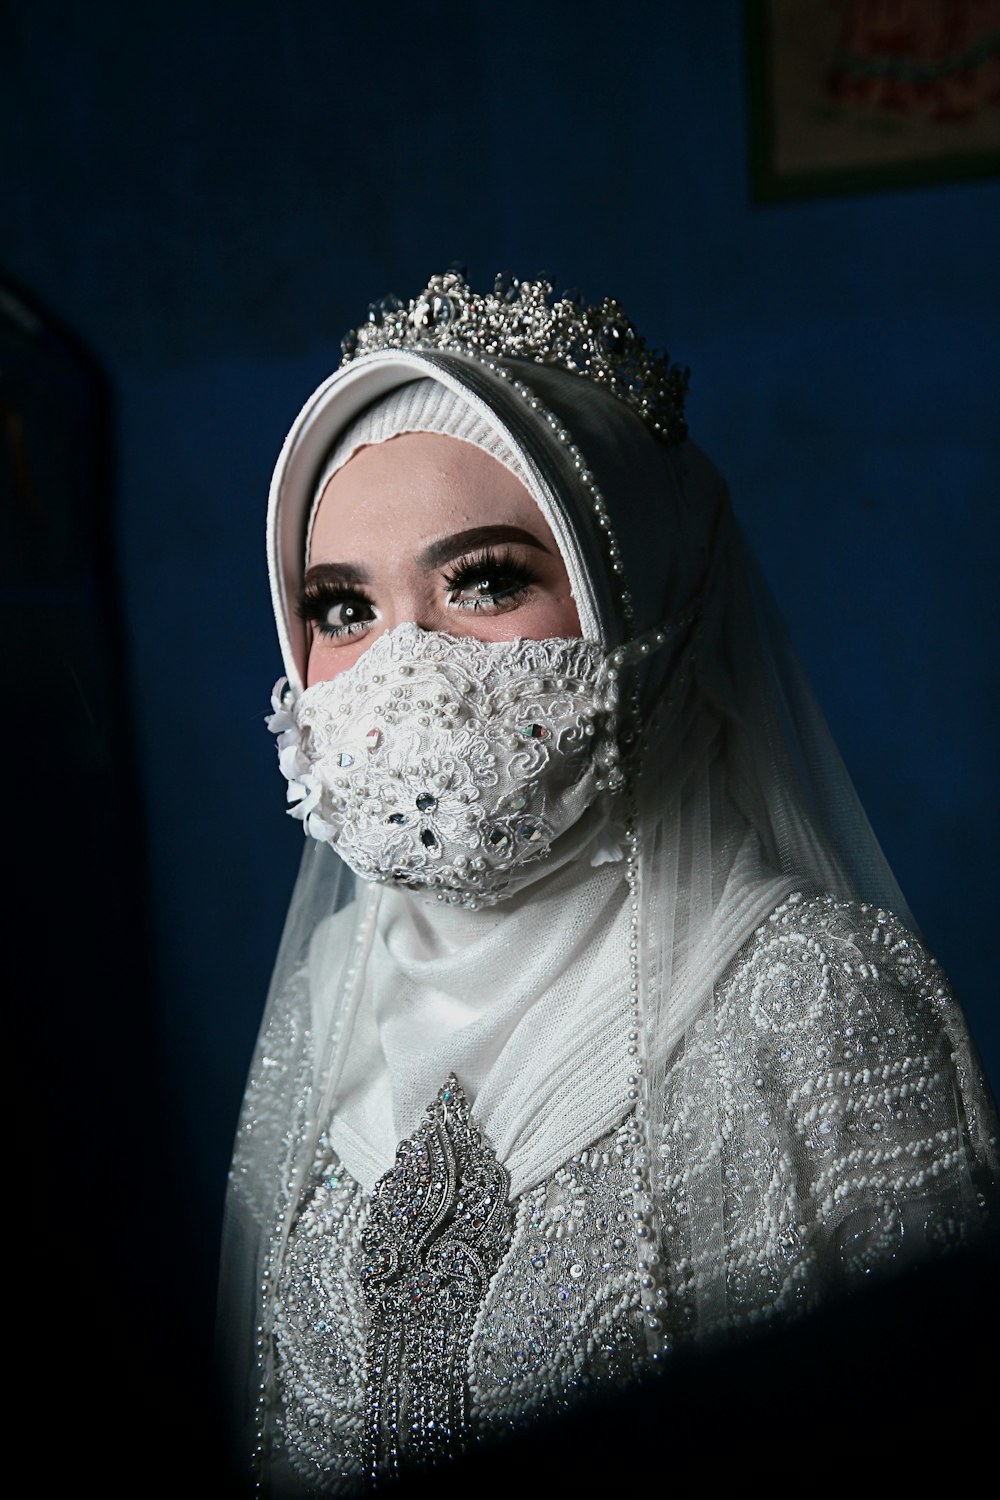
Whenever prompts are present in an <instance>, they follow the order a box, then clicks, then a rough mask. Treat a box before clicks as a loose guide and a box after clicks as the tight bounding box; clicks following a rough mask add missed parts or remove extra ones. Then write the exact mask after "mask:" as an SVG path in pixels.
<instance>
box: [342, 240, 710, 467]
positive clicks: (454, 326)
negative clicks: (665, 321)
mask: <svg viewBox="0 0 1000 1500" xmlns="http://www.w3.org/2000/svg"><path fill="white" fill-rule="evenodd" d="M342 348H343V351H344V363H345V364H346V363H348V362H349V361H350V360H353V359H359V358H362V357H363V356H364V355H366V354H373V353H375V352H376V351H377V350H380V349H431V350H440V351H444V352H447V353H458V354H469V355H472V356H473V357H475V358H479V359H497V358H499V359H523V360H533V361H534V362H535V363H537V364H543V365H556V366H558V367H559V368H560V369H563V370H570V371H572V372H573V373H574V374H576V375H583V376H586V377H587V378H588V379H589V380H593V381H595V382H596V383H597V384H598V385H602V386H604V388H605V389H606V390H608V391H610V392H611V393H612V394H613V395H615V396H618V397H619V398H620V399H621V400H623V401H627V402H628V404H629V405H630V406H631V407H632V408H633V410H634V411H635V412H637V413H638V415H639V416H640V417H641V418H642V420H643V421H644V422H645V424H646V426H647V427H649V428H650V429H651V430H652V431H653V432H655V433H656V434H657V436H658V437H660V438H662V439H663V440H664V441H665V442H667V443H671V444H673V443H680V442H683V440H684V438H685V437H686V436H687V423H686V422H685V420H684V397H685V394H686V393H687V387H688V375H689V372H688V371H687V370H686V369H681V368H680V367H679V366H678V365H671V364H670V361H669V356H668V355H667V354H665V353H661V352H658V351H656V350H654V349H647V348H646V343H645V340H644V339H642V338H641V337H640V336H639V334H638V333H636V331H635V329H634V328H633V326H632V324H631V323H630V322H629V320H628V318H627V317H626V316H625V313H624V312H623V311H622V308H621V306H620V305H619V303H617V302H616V301H615V299H614V298H613V297H605V299H604V301H603V302H602V303H601V304H600V306H597V307H584V306H583V302H582V298H581V297H580V294H579V293H578V292H564V293H563V294H562V296H561V297H559V298H558V299H556V300H555V301H553V287H552V283H551V282H550V281H548V280H547V279H546V278H545V277H544V276H540V277H539V278H538V280H537V281H518V280H517V278H516V277H514V276H511V275H507V274H504V275H500V276H498V277H497V278H496V281H495V282H494V285H493V290H492V292H474V291H473V290H472V288H471V287H470V286H469V285H468V283H467V282H466V280H465V271H464V269H459V268H457V267H456V268H453V269H452V270H449V271H445V272H444V274H443V275H441V276H432V277H431V279H430V281H429V282H428V283H427V286H426V287H425V288H424V290H423V291H422V292H421V293H420V294H419V295H418V296H417V297H415V298H414V299H413V300H412V301H411V302H408V303H407V302H403V301H401V300H400V298H399V297H396V296H392V295H390V296H388V297H383V298H381V300H380V301H378V302H373V303H372V305H371V307H370V308H369V310H368V321H367V322H366V323H363V324H362V325H361V327H360V328H356V329H353V330H352V331H351V332H350V333H348V334H347V335H346V337H345V338H344V341H343V344H342Z"/></svg>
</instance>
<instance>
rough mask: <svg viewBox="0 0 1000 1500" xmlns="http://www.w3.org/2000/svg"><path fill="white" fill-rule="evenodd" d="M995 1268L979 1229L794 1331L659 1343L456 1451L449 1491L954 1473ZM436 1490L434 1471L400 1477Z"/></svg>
mask: <svg viewBox="0 0 1000 1500" xmlns="http://www.w3.org/2000/svg"><path fill="white" fill-rule="evenodd" d="M998 1275H1000V1243H998V1240H997V1236H996V1235H995V1234H994V1236H993V1237H992V1239H991V1240H987V1241H985V1242H984V1243H982V1244H981V1245H980V1246H979V1247H978V1248H977V1249H976V1250H973V1251H966V1252H964V1253H962V1254H958V1255H955V1256H954V1257H952V1258H951V1259H949V1260H947V1261H944V1262H942V1263H940V1264H938V1265H936V1266H930V1267H925V1268H924V1269H922V1270H919V1271H917V1272H913V1273H910V1274H909V1275H906V1276H903V1277H900V1278H899V1279H898V1280H895V1281H891V1282H888V1283H884V1284H881V1285H878V1286H873V1287H871V1288H868V1289H866V1290H865V1291H864V1292H862V1293H860V1294H859V1295H857V1296H855V1297H854V1298H853V1299H852V1300H849V1301H846V1302H844V1303H840V1304H835V1305H832V1306H830V1307H829V1308H827V1309H826V1310H824V1311H823V1312H821V1313H818V1314H815V1315H813V1316H812V1317H810V1318H808V1319H806V1320H805V1321H803V1322H802V1323H800V1324H798V1325H797V1326H790V1327H787V1328H782V1329H779V1330H776V1331H774V1332H771V1333H762V1334H759V1335H757V1336H755V1337H751V1338H749V1339H747V1340H746V1341H745V1342H743V1343H741V1344H738V1345H736V1346H734V1347H731V1348H728V1349H718V1350H710V1349H709V1350H705V1351H704V1352H686V1353H677V1354H674V1355H672V1356H669V1357H668V1361H667V1364H666V1367H665V1370H664V1374H663V1376H662V1377H661V1378H660V1379H651V1380H649V1381H648V1382H647V1383H646V1384H645V1385H644V1386H641V1387H639V1388H636V1389H634V1390H631V1391H628V1392H627V1393H625V1394H623V1395H622V1396H620V1397H617V1398H615V1399H614V1400H611V1401H606V1402H602V1403H594V1404H589V1405H585V1406H582V1407H581V1408H580V1409H579V1410H578V1411H577V1412H575V1413H573V1414H572V1415H570V1416H567V1417H564V1418H563V1419H561V1420H559V1421H553V1422H549V1423H545V1424H541V1425H539V1426H537V1427H534V1428H532V1429H531V1430H529V1431H528V1432H526V1433H525V1434H524V1435H522V1436H520V1437H517V1438H513V1439H511V1440H510V1441H509V1442H507V1443H505V1444H503V1445H502V1446H499V1447H496V1448H493V1449H490V1450H487V1451H484V1452H483V1453H481V1454H478V1455H476V1456H474V1457H470V1458H467V1459H464V1460H462V1461H461V1462H460V1463H458V1464H457V1465H456V1466H454V1468H453V1469H451V1470H449V1471H448V1484H449V1488H453V1489H454V1490H455V1491H456V1492H457V1493H460V1494H461V1493H468V1494H480V1493H485V1494H496V1495H503V1494H506V1493H510V1494H516V1493H518V1492H519V1490H520V1488H521V1486H523V1485H524V1484H525V1483H530V1484H531V1486H532V1487H533V1488H534V1487H537V1486H543V1487H544V1489H543V1491H542V1492H544V1493H550V1494H560V1493H567V1492H568V1493H573V1492H576V1493H579V1494H583V1495H593V1494H601V1495H612V1494H615V1493H618V1492H621V1491H625V1492H628V1493H631V1494H637V1493H638V1494H657V1493H669V1492H670V1489H671V1487H672V1486H673V1485H675V1484H676V1483H678V1482H684V1483H685V1485H689V1484H695V1485H696V1486H697V1489H696V1490H695V1491H693V1492H694V1493H697V1494H707V1493H711V1492H712V1491H714V1490H716V1488H717V1487H718V1486H723V1487H724V1488H723V1489H722V1490H721V1492H722V1493H724V1494H725V1493H730V1494H731V1493H734V1492H735V1488H736V1487H738V1488H740V1489H742V1488H746V1489H747V1490H748V1491H749V1492H750V1493H751V1494H753V1493H758V1492H759V1493H763V1494H768V1493H772V1492H773V1493H778V1494H780V1493H782V1492H785V1491H786V1490H790V1491H792V1492H794V1491H795V1490H797V1489H798V1488H799V1487H800V1486H801V1487H802V1488H803V1490H804V1491H805V1492H806V1493H812V1492H814V1493H819V1494H825V1493H828V1492H830V1491H831V1490H835V1491H836V1492H838V1493H848V1494H850V1493H863V1492H864V1491H865V1489H867V1488H868V1486H869V1485H873V1484H879V1485H881V1486H884V1487H885V1488H886V1489H887V1490H888V1491H889V1492H890V1493H900V1492H902V1491H900V1488H899V1487H900V1486H901V1485H904V1484H906V1483H907V1482H909V1483H911V1484H913V1485H914V1486H916V1485H918V1484H919V1485H920V1486H923V1485H924V1484H926V1483H927V1482H929V1481H931V1480H933V1479H934V1478H939V1479H945V1480H948V1479H949V1478H950V1481H951V1482H952V1483H958V1482H959V1476H960V1474H961V1472H962V1471H963V1469H964V1468H965V1466H966V1464H967V1463H968V1461H969V1458H970V1455H971V1454H973V1453H975V1452H976V1451H977V1450H979V1451H980V1452H985V1453H986V1455H987V1460H988V1445H989V1444H990V1442H991V1440H992V1431H993V1426H994V1423H995V1409H996V1378H995V1363H996V1356H995V1341H996V1337H997V1332H998V1326H1000V1325H998V1317H997V1314H998V1304H1000V1296H998ZM637 1486H641V1488H638V1489H637V1488H636V1487H637ZM440 1487H441V1474H440V1472H437V1473H433V1474H429V1475H427V1476H426V1477H425V1478H421V1479H419V1480H414V1481H410V1482H409V1483H408V1484H406V1485H405V1486H401V1488H402V1489H403V1490H404V1492H405V1493H406V1494H408V1495H423V1494H426V1495H428V1496H430V1495H432V1494H435V1493H438V1492H439V1491H440ZM688 1492H689V1493H691V1492H692V1491H688ZM913 1492H914V1493H917V1492H918V1491H917V1489H916V1488H915V1489H914V1491H913Z"/></svg>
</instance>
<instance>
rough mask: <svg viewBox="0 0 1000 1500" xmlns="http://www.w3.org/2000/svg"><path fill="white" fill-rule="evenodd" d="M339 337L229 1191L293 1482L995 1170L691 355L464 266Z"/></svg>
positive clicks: (421, 1429) (920, 1245) (298, 607)
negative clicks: (264, 966)
mask: <svg viewBox="0 0 1000 1500" xmlns="http://www.w3.org/2000/svg"><path fill="white" fill-rule="evenodd" d="M345 355H346V356H347V357H346V360H345V363H344V365H343V366H342V367H341V369H340V371H338V373H337V374H336V375H335V376H333V377H332V378H331V379H330V380H329V381H328V382H327V383H326V384H325V385H324V386H322V387H320V389H319V390H318V391H317V392H316V393H315V394H314V396H313V397H312V398H311V400H310V402H309V403H307V405H306V407H305V408H304V410H303V412H302V413H301V415H300V417H299V418H298V420H297V422H296V424H295V426H294V427H293V428H292V431H291V433H290V434H289V437H288V439H287V441H286V444H285V447H284V450H283V452H282V454H281V457H280V459H279V461H278V466H277V469H276V472H275V477H274V483H273V486H272V492H271V508H270V522H269V527H270V531H269V536H270V543H269V545H270V563H271V579H272V589H273V598H274V606H275V617H276V621H277V625H278V633H279V639H280V642H281V648H282V653H283V656H284V661H285V668H286V673H287V682H286V683H284V682H283V683H282V684H279V688H278V689H277V690H276V694H275V698H274V700H273V702H274V710H275V711H274V714H273V716H272V718H271V720H270V721H269V722H270V727H271V728H272V729H273V731H274V732H275V733H276V735H277V736H278V745H279V757H280V765H281V769H282V771H283V773H284V775H285V777H286V778H287V780H288V783H289V785H288V797H289V801H290V803H291V807H290V811H291V813H292V815H293V816H294V817H297V818H299V819H301V820H302V821H303V823H304V826H305V830H306V833H307V834H309V835H312V837H311V838H310V839H309V841H308V844H307V849H306V855H305V860H304V865H303V871H302V875H301V877H300V881H299V884H298V886H297V887H296V892H295V895H294V897H293V901H292V907H291V911H290V914H289V920H288V924H287V927H286V932H285V937H284V940H283V943H282V948H281V952H280V954H279V957H278V962H277V966H276V970H275V976H274V981H273V984H272V990H271V997H270V1000H269V1005H268V1011H267V1015H266V1016H265V1021H264V1026H263V1029H262V1033H261V1038H260V1042H259V1045H258V1050H257V1054H256V1057H255V1060H254V1063H253V1066H252V1070H251V1075H250V1081H249V1084H248V1089H247V1096H246V1101H245V1105H244V1114H243V1119H242V1123H241V1127H240V1132H239V1136H238V1140H237V1146H236V1153H235V1159H234V1168H233V1178H232V1190H231V1197H230V1205H229V1215H228V1224H227V1252H226V1269H225V1280H224V1285H225V1288H226V1295H227V1306H228V1311H227V1315H226V1316H227V1328H228V1332H229V1335H230V1337H231V1338H232V1339H233V1340H234V1341H235V1342H236V1344H237V1346H238V1348H237V1352H236V1353H235V1354H234V1355H233V1358H234V1360H239V1359H240V1357H241V1355H240V1353H239V1346H242V1348H243V1349H245V1350H246V1351H249V1350H250V1348H251V1346H252V1347H253V1348H254V1349H255V1351H256V1353H255V1356H254V1357H253V1359H252V1360H251V1361H250V1366H251V1375H250V1380H249V1382H248V1387H247V1389H248V1391H249V1392H251V1393H252V1395H253V1397H254V1411H253V1422H254V1424H255V1447H256V1453H257V1458H258V1463H259V1466H260V1470H261V1474H262V1476H263V1478H264V1480H265V1481H266V1484H267V1485H269V1486H270V1487H271V1489H272V1490H273V1491H274V1492H275V1493H279V1494H283V1493H290V1494H294V1493H311V1492H315V1491H317V1490H330V1491H334V1492H336V1491H338V1490H341V1489H350V1488H352V1487H354V1486H357V1485H358V1484H359V1483H361V1482H363V1481H364V1480H365V1479H366V1478H377V1477H379V1476H381V1475H383V1474H386V1473H389V1472H392V1471H394V1470H396V1469H398V1468H402V1469H407V1468H412V1467H419V1466H421V1465H424V1464H426V1463H430V1462H433V1461H435V1460H437V1459H439V1458H441V1457H443V1456H446V1455H447V1454H449V1453H452V1452H455V1451H457V1450H459V1449H461V1448H463V1447H465V1446H467V1445H469V1444H470V1443H471V1442H473V1441H475V1440H476V1439H477V1438H479V1437H481V1436H485V1437H489V1436H491V1435H498V1434H501V1433H503V1432H504V1431H506V1430H509V1429H511V1428H512V1427H516V1426H517V1425H519V1424H520V1423H522V1422H523V1421H524V1420H526V1419H528V1418H530V1417H532V1416H533V1415H534V1414H535V1413H542V1412H545V1411H552V1410H559V1409H560V1408H563V1407H566V1406H568V1405H570V1404H572V1403H573V1402H575V1401H576V1400H577V1399H578V1398H579V1397H580V1396H581V1395H582V1394H585V1393H587V1392H588V1391H594V1390H599V1389H601V1388H602V1387H609V1388H613V1387H617V1386H622V1385H626V1384H628V1383H629V1382H630V1381H632V1380H634V1379H635V1378H637V1377H638V1376H639V1375H641V1374H642V1373H643V1372H644V1371H646V1370H648V1369H649V1368H650V1367H651V1366H652V1365H654V1364H655V1363H656V1362H657V1361H658V1360H661V1359H662V1358H663V1357H664V1356H665V1355H666V1354H667V1353H668V1352H669V1350H670V1349H671V1348H672V1347H673V1346H674V1345H675V1344H677V1343H683V1342H685V1341H687V1340H690V1339H692V1338H705V1337H706V1336H709V1335H713V1336H719V1335H721V1334H724V1333H726V1332H728V1331H731V1330H734V1329H738V1328H741V1327H745V1326H749V1325H752V1324H754V1323H756V1322H758V1321H761V1320H764V1319H768V1318H773V1317H781V1316H785V1317H787V1316H792V1315H795V1314H797V1313H801V1312H802V1311H805V1310H807V1309H809V1308H812V1307H813V1306H815V1305H816V1304H817V1303H818V1302H819V1301H820V1300H821V1299H823V1298H824V1297H829V1296H831V1295H835V1294H837V1293H838V1292H840V1291H842V1290H847V1289H849V1288H850V1286H851V1285H852V1284H854V1283H856V1282H858V1281H859V1280H860V1279H862V1278H864V1277H865V1276H867V1275H868V1274H869V1273H870V1272H871V1271H872V1270H873V1269H875V1268H878V1267H882V1266H884V1267H892V1266H898V1265H900V1264H902V1263H903V1262H904V1261H905V1260H906V1259H908V1258H911V1257H913V1256H915V1255H920V1254H925V1253H927V1252H928V1251H931V1250H934V1249H937V1248H943V1247H945V1246H947V1245H950V1244H953V1243H956V1242H959V1241H961V1240H962V1239H963V1238H965V1237H967V1236H968V1235H969V1234H970V1233H971V1232H972V1231H973V1230H974V1229H975V1227H976V1225H977V1223H978V1222H979V1221H980V1219H981V1218H982V1217H983V1203H984V1202H985V1197H984V1195H985V1194H986V1193H987V1192H988V1190H989V1183H990V1182H991V1180H992V1178H993V1176H994V1175H995V1171H996V1135H995V1121H994V1117H993V1114H992V1112H991V1106H990V1102H989V1098H988V1092H987V1090H986V1087H985V1084H984V1083H983V1080H982V1078H981V1075H980V1073H979V1072H978V1069H977V1065H976V1062H975V1058H974V1054H973V1053H972V1051H971V1048H970V1044H969V1040H968V1037H967V1034H966V1031H965V1028H964V1024H963V1022H962V1019H961V1016H960V1013H959V1012H958V1010H957V1008H956V1007H955V1005H954V1002H953V1001H952V999H951V996H950V993H949V991H948V988H947V986H946V983H945V981H944V979H943V977H942V975H941V974H940V971H939V970H938V969H937V968H936V966H935V964H934V962H933V960H931V959H930V958H929V957H928V956H927V954H926V953H925V952H924V950H923V948H922V947H921V945H920V943H919V942H918V940H917V939H916V938H915V937H914V936H913V923H912V920H911V919H910V917H909V914H908V912H907V910H906V907H905V905H904V903H903V900H902V897H901V896H900V893H899V891H898V889H897V887H896V885H895V883H894V881H893V879H892V876H891V874H890V872H889V870H888V868H887V867H886V865H885V862H884V860H883V858H882V856H881V853H880V851H879V849H878V846H877V845H876V843H875V841H874V839H873V837H872V835H871V833H870V830H869V828H868V825H867V823H866V821H865V818H864V814H863V812H862V810H861V808H860V807H859V805H858V803H857V799H856V797H855V794H854V792H853V789H852V787H851V785H850V782H849V780H848V778H847V776H846V773H845V772H844V770H843V767H842V765H841V763H840V760H839V758H838V756H837V754H836V750H835V748H834V746H833V745H832V743H831V742H830V739H829V735H828V732H827V730H826V728H825V726H824V724H823V722H822V719H821V717H820V715H819V713H818V711H817V709H816V708H815V706H814V704H813V701H812V699H811V697H810V695H809V691H808V688H807V686H806V684H805V683H804V681H803V679H802V676H801V673H800V671H799V669H798V667H797V664H796V662H795V659H794V656H793V655H792V653H791V652H790V650H789V648H788V646H787V645H786V643H785V641H784V638H783V636H782V634H781V631H780V628H779V626H778V624H777V623H776V621H775V619H774V616H773V614H772V613H771V611H770V610H769V607H768V605H767V602H766V599H765V597H764V593H763V590H762V589H761V587H760V585H759V583H758V581H757V579H756V576H755V574H754V571H753V567H752V564H751V561H750V559H749V558H748V555H747V552H746V549H745V547H744V545H743V543H742V541H741V539H740V537H739V534H738V532H737V530H736V527H735V524H734V522H733V519H732V516H731V513H730V510H729V503H728V498H727V495H726V491H725V487H724V485H723V483H722V481H721V480H720V479H719V477H718V475H717V474H716V472H715V471H714V469H713V468H712V467H711V465H710V464H709V463H708V462H707V460H706V459H705V458H704V457H703V456H702V455H701V454H700V453H699V452H698V450H697V449H696V448H695V447H694V446H693V445H692V444H690V443H689V442H688V441H686V429H685V426H684V419H683V396H684V388H685V377H684V376H683V374H682V373H681V372H679V371H677V370H676V369H669V368H667V366H666V365H665V364H663V363H661V362H660V361H659V360H658V359H657V358H656V357H655V356H654V355H653V354H651V353H650V352H649V351H648V350H646V348H645V346H644V344H643V343H642V340H641V339H639V338H638V336H637V335H636V334H635V332H634V330H633V329H632V328H631V325H630V324H629V323H628V322H627V320H626V319H625V317H624V315H623V314H622V312H621V310H620V308H619V307H618V306H617V304H615V303H613V302H610V301H606V302H605V303H604V304H602V305H601V306H600V307H599V308H582V307H581V306H580V305H579V303H578V302H577V301H575V300H573V299H570V298H564V299H562V300H561V301H558V302H555V303H553V302H552V299H551V288H550V287H548V286H547V284H545V283H544V282H536V283H523V284H518V283H517V282H504V281H501V280H498V282H497V286H496V288H495V290H494V292H492V293H490V294H487V295H478V294H476V293H474V292H472V291H471V290H470V289H469V287H468V286H467V285H466V283H465V281H464V280H463V278H462V277H461V276H459V275H458V274H457V273H448V274H447V275H445V276H443V277H436V278H434V279H433V280H432V281H431V283H430V284H429V286H428V288H427V289H426V290H425V292H424V293H422V294H421V296H420V297H418V298H417V299H415V300H414V301H413V302H411V303H409V304H408V305H406V306H403V305H402V304H400V303H399V302H398V301H397V300H396V299H387V301H386V302H385V303H383V304H381V305H380V306H379V307H378V308H376V309H373V311H372V314H371V317H370V320H369V323H368V324H367V325H366V327H364V328H363V329H362V330H360V331H359V333H358V334H357V335H351V336H350V337H349V340H347V341H345ZM327 844H330V845H332V846H333V847H332V849H331V848H327V847H326V845H327ZM334 851H335V852H334ZM338 855H339V856H340V858H338V857H337V856H338ZM352 872H353V874H352ZM354 875H357V876H359V877H360V879H358V880H357V881H355V879H354ZM249 1412H250V1406H249V1404H248V1420H249Z"/></svg>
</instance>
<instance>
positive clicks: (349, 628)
mask: <svg viewBox="0 0 1000 1500" xmlns="http://www.w3.org/2000/svg"><path fill="white" fill-rule="evenodd" d="M302 614H303V616H304V617H305V619H306V620H307V621H309V622H310V623H311V624H312V626H313V628H314V629H315V631H316V634H317V635H321V636H326V637H327V638H328V639H331V638H333V639H335V638H336V637H338V636H351V635H357V634H358V633H359V632H360V631H362V630H364V629H365V628H366V627H367V626H368V625H370V624H371V623H372V622H373V621H374V620H375V619H376V618H377V616H376V614H375V607H374V605H373V604H372V603H371V601H370V600H369V599H366V598H364V596H363V595H361V594H335V593H332V592H329V591H323V592H322V593H315V594H309V593H307V594H306V596H305V599H304V600H303V606H302Z"/></svg>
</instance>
